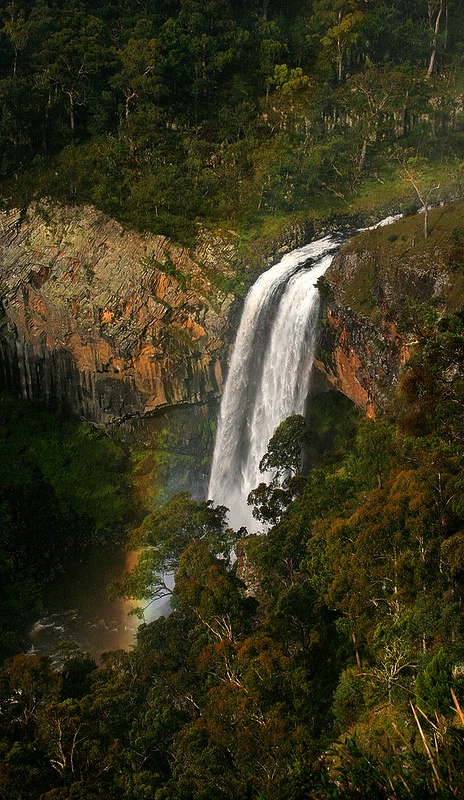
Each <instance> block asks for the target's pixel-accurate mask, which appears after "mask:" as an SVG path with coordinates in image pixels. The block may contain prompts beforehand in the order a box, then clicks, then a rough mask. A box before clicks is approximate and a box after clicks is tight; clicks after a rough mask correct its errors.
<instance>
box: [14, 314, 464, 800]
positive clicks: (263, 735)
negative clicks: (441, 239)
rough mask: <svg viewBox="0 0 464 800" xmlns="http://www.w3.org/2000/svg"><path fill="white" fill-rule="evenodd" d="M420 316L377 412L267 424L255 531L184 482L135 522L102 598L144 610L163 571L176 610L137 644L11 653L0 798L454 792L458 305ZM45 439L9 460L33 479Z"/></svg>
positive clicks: (458, 640) (341, 403)
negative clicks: (393, 388) (123, 570)
mask: <svg viewBox="0 0 464 800" xmlns="http://www.w3.org/2000/svg"><path fill="white" fill-rule="evenodd" d="M415 321H416V322H415V325H416V328H415V330H416V333H417V337H418V344H417V346H416V350H415V353H414V356H413V357H412V358H411V359H410V361H409V362H408V366H407V368H406V370H405V372H404V375H403V377H402V380H401V382H400V385H399V387H398V391H397V392H396V393H395V395H394V396H393V397H392V399H391V407H390V409H389V412H388V414H387V415H386V416H385V418H383V419H380V420H376V421H374V420H370V419H367V418H366V417H365V416H364V415H362V414H361V413H360V412H359V411H357V410H356V409H355V408H354V407H353V406H352V405H351V403H350V402H349V401H348V400H346V398H343V397H342V396H341V395H337V394H336V393H334V394H333V395H329V396H323V397H322V398H321V400H320V401H317V400H315V401H314V402H313V403H312V405H311V413H310V414H309V417H308V419H307V420H304V419H303V418H302V417H290V418H289V419H288V420H286V421H285V422H284V423H282V425H281V426H280V427H279V428H278V430H277V432H276V434H275V435H274V437H273V438H272V439H271V441H270V443H269V447H268V452H267V454H266V456H265V458H264V460H263V467H271V468H272V469H273V470H275V474H276V476H278V475H279V474H280V475H282V474H285V475H287V477H286V478H285V480H284V482H283V484H282V483H279V482H277V480H275V481H272V482H271V484H269V485H265V484H262V485H261V486H259V487H257V489H256V491H255V492H253V493H252V495H251V497H250V502H252V503H253V506H254V509H255V515H256V517H257V519H259V520H264V521H265V522H266V523H267V525H268V526H269V530H268V533H267V535H266V536H256V535H254V536H253V535H252V536H248V535H246V531H244V530H242V531H239V532H237V533H236V532H234V531H231V530H229V529H228V528H227V525H226V522H225V509H224V508H221V507H219V508H215V507H212V506H211V504H210V503H206V502H196V501H194V500H193V499H192V498H191V497H190V496H189V495H188V494H187V493H185V492H182V493H180V494H178V495H175V496H174V497H172V498H171V499H170V500H168V501H167V502H166V503H165V504H164V505H162V506H159V507H157V508H156V509H154V510H153V511H152V512H151V513H149V514H148V515H146V516H145V517H144V519H143V522H142V523H141V524H140V525H139V526H138V527H137V529H136V530H135V531H134V533H133V536H134V538H135V539H136V542H137V544H138V545H141V544H143V545H144V546H145V549H144V556H143V558H141V559H140V562H139V566H138V569H137V570H136V571H135V572H134V573H132V574H130V575H129V576H128V577H127V578H126V580H125V581H123V582H122V584H120V585H119V586H116V587H113V590H116V591H119V592H126V593H129V594H131V593H133V594H135V595H137V596H138V597H144V598H145V602H147V601H149V600H150V598H152V597H153V596H156V595H157V594H159V593H163V592H164V591H165V587H164V584H163V580H162V577H160V576H162V575H163V570H175V571H176V585H175V590H174V594H173V596H172V604H173V608H174V610H173V611H172V613H171V614H170V615H169V616H168V617H167V618H163V617H162V618H160V619H159V620H157V621H155V622H152V623H150V624H142V625H141V626H140V628H139V634H138V639H137V643H136V646H135V647H134V648H133V650H132V651H131V652H123V651H117V652H114V653H108V654H106V656H104V657H103V658H102V661H101V663H100V665H97V664H96V663H95V662H94V661H92V659H91V658H90V657H89V656H88V655H87V654H85V653H81V652H79V651H78V650H76V648H75V647H73V646H70V645H68V646H66V647H64V646H63V648H62V652H61V653H60V657H61V668H60V669H58V670H57V669H56V667H54V666H53V663H52V661H51V659H50V658H49V657H46V656H39V655H22V654H18V655H15V656H12V657H9V658H7V659H6V660H5V662H4V666H3V669H2V672H1V682H0V691H1V700H0V702H1V708H2V716H1V722H0V752H1V759H2V770H1V773H0V787H1V792H2V797H4V798H8V800H10V798H11V800H21V799H22V798H24V800H29V799H30V798H41V800H45V798H47V799H49V800H52V798H53V799H54V800H56V799H57V798H58V799H60V800H71V798H73V799H76V798H86V800H88V798H93V797H95V798H97V797H102V796H103V797H106V798H114V800H142V799H143V800H151V799H152V798H157V800H168V798H169V799H170V798H172V800H174V798H175V799H176V800H179V799H180V798H185V800H191V799H195V800H196V799H197V798H198V800H199V799H200V798H201V799H202V800H206V798H212V797H214V798H223V799H224V800H226V799H228V800H229V799H230V800H236V799H237V798H244V800H245V798H263V799H264V798H268V800H271V799H272V800H276V799H277V800H278V798H282V799H283V798H285V800H303V798H313V799H314V800H315V798H329V797H331V798H350V797H353V798H355V797H359V798H365V799H366V800H367V798H369V799H371V798H379V799H380V798H382V799H383V798H385V799H387V798H395V799H396V798H398V799H399V798H401V800H403V798H405V799H406V798H417V800H424V798H429V797H430V798H432V797H440V798H461V797H463V796H464V779H463V774H462V758H463V755H464V727H463V724H464V712H463V711H462V708H463V706H464V678H463V675H464V667H463V664H464V631H463V613H462V603H463V570H464V560H463V552H464V551H463V518H464V509H463V501H462V498H463V491H462V481H463V477H462V476H463V462H464V451H463V444H464V442H463V430H464V426H463V418H462V417H463V408H464V403H463V401H464V397H463V388H464V382H463V376H464V363H463V347H462V342H463V333H464V331H463V326H464V316H463V314H462V313H455V314H450V315H448V316H445V317H443V318H441V319H440V320H437V317H436V313H434V310H433V309H425V310H424V313H423V314H422V315H418V313H417V309H416V311H415ZM24 413H25V409H24V407H22V414H23V415H24ZM29 414H30V412H29ZM27 418H28V415H27V414H26V420H27ZM23 431H24V423H23ZM68 435H69V433H68ZM75 435H76V431H75V430H74V431H73V436H74V437H75ZM89 435H90V434H89V432H86V431H84V434H83V437H84V441H83V445H84V446H85V448H89V447H90V448H92V450H93V452H94V453H96V452H97V451H96V448H97V447H101V442H99V440H98V437H97V438H93V439H92V437H91V438H90V440H89ZM34 436H35V433H34ZM308 442H310V443H311V446H310V448H309V451H310V452H309V456H308V457H309V460H310V462H311V465H312V468H311V469H309V470H308V471H307V474H306V475H302V474H301V473H300V471H299V464H300V456H301V451H302V449H303V448H305V447H306V448H307V447H308ZM53 450H54V447H53V444H50V445H47V451H48V454H45V455H42V454H41V453H40V455H39V453H38V450H36V447H34V446H33V445H32V452H36V453H37V459H36V461H35V464H34V463H33V462H32V461H31V458H30V456H31V450H28V448H27V447H25V446H24V443H23V447H22V450H21V449H20V452H23V453H27V455H28V459H27V462H28V468H29V469H30V470H31V469H32V468H33V467H34V469H35V470H37V469H38V468H39V466H40V468H41V470H42V472H43V474H44V476H45V475H46V474H47V465H50V463H51V462H52V461H53V460H54V459H56V453H55V454H54V453H53ZM102 457H103V458H105V457H106V458H107V457H108V453H107V452H105V448H104V450H103V451H102ZM113 457H114V453H112V458H113ZM81 458H82V454H81V453H76V459H81ZM116 463H117V460H116ZM100 464H101V465H102V466H104V464H103V463H102V462H100ZM54 467H55V468H54V469H53V470H48V474H49V475H50V479H51V480H54V483H55V493H56V494H57V495H60V496H61V498H62V500H63V499H64V498H65V497H67V501H68V502H67V504H66V505H65V506H64V507H65V509H66V508H67V509H68V510H67V513H68V515H69V514H71V513H76V512H77V511H78V508H75V503H73V502H71V501H72V496H71V495H74V498H75V496H76V493H77V494H79V493H80V492H81V491H82V479H81V481H80V484H81V486H79V484H77V485H76V486H74V484H75V483H76V481H75V479H74V481H73V488H72V492H71V494H70V487H69V486H68V487H64V486H59V485H58V484H57V483H56V480H55V479H54V477H53V476H54V474H55V473H56V463H55V465H54ZM74 468H75V465H74ZM72 476H74V478H75V473H74V471H73V473H72ZM72 476H71V477H72ZM107 478H108V482H109V484H110V485H111V492H113V493H111V492H110V493H109V494H108V486H107V485H106V484H107V481H106V480H104V479H103V478H102V476H101V473H100V471H99V470H98V474H97V473H93V475H92V479H97V480H99V481H101V482H102V484H101V492H99V494H100V496H101V495H106V496H107V497H108V499H109V501H110V504H111V506H113V502H114V500H113V498H115V497H116V495H117V494H118V491H117V489H118V487H117V486H115V485H114V474H113V475H112V474H108V475H107ZM16 479H19V476H14V475H13V476H12V480H11V483H12V489H13V490H14V491H11V492H10V495H11V497H12V498H13V499H14V501H16V499H17V496H18V489H17V484H16V486H14V481H15V480H16ZM41 481H42V484H41V485H43V484H44V478H41ZM27 485H28V483H27V482H26V483H25V486H26V487H27ZM122 489H123V487H122V486H119V491H121V490H122ZM79 490H80V491H79ZM22 491H24V490H22ZM49 491H51V490H49ZM6 502H7V501H6V500H5V501H4V504H3V508H4V509H6V510H8V508H9V507H8V505H7V504H6ZM10 506H11V500H10ZM115 509H116V510H117V509H118V504H117V503H116V505H115ZM60 510H61V509H60ZM91 511H92V509H91V507H90V506H89V508H88V512H89V513H91ZM123 511H124V504H122V505H121V504H119V514H121V513H122V512H123ZM4 513H5V512H4ZM10 517H11V514H10ZM11 518H12V517H11ZM60 520H62V521H63V522H66V518H62V517H61V516H60ZM106 521H108V519H107V520H106ZM114 521H115V522H116V520H114ZM45 522H47V521H45ZM26 523H27V521H26ZM43 524H44V521H43V520H41V519H39V520H38V521H37V525H43ZM6 531H7V535H8V533H9V532H10V531H11V527H7V528H6ZM42 535H43V534H42ZM57 535H61V531H57V530H55V529H50V538H52V537H53V536H57ZM27 541H28V540H27V539H26V545H27ZM69 546H71V547H72V542H70V543H69ZM232 549H234V550H235V552H236V553H237V555H238V559H237V560H235V561H234V559H231V553H232ZM26 556H27V554H26ZM5 568H6V572H5V574H6V576H7V579H8V578H9V573H8V569H10V570H13V571H14V568H15V567H14V565H12V566H11V565H8V564H7V565H5ZM2 569H4V567H3V565H2ZM17 574H18V573H16V572H14V575H15V576H16V575H17ZM19 577H21V578H22V577H23V576H19ZM13 588H16V589H17V591H18V594H20V595H21V596H24V595H23V594H22V591H23V590H22V589H21V591H19V590H18V587H17V586H16V584H15V583H14V582H13ZM25 599H26V601H27V600H28V598H27V597H26V598H25Z"/></svg>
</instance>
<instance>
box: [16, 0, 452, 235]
mask: <svg viewBox="0 0 464 800" xmlns="http://www.w3.org/2000/svg"><path fill="white" fill-rule="evenodd" d="M1 21H2V23H1V27H0V52H1V54H2V56H1V62H0V108H1V111H0V153H1V161H0V175H1V189H2V191H1V194H2V197H3V202H4V203H7V204H16V205H19V206H25V205H27V203H28V202H29V201H30V200H31V199H32V198H33V197H37V196H39V197H40V196H44V195H46V196H51V197H54V198H57V199H59V200H60V201H66V202H71V203H76V202H77V203H81V202H90V203H92V204H94V205H96V206H97V207H98V208H101V209H102V210H104V211H106V212H107V213H109V214H110V215H112V216H114V217H116V218H117V219H119V220H120V221H122V222H123V223H125V224H127V225H128V226H132V227H136V228H138V229H141V230H150V231H153V232H160V233H164V234H168V235H171V236H173V237H174V238H177V240H181V241H184V242H187V243H188V242H191V241H192V240H193V239H194V238H195V235H196V232H197V225H198V224H199V223H201V224H203V225H223V226H224V225H226V226H230V225H231V224H232V225H234V226H236V227H237V226H241V229H242V232H245V231H246V230H247V229H249V228H250V226H251V227H255V228H256V226H259V225H262V224H264V222H265V221H266V220H267V221H268V222H269V225H270V226H271V229H272V228H274V229H276V228H277V229H278V226H279V218H280V217H282V216H284V217H288V215H291V216H292V215H293V217H298V216H300V217H301V215H303V216H304V218H305V219H307V217H308V214H314V215H315V216H321V215H322V216H327V215H328V214H330V212H331V211H333V210H334V209H335V210H338V211H339V212H344V213H349V212H351V213H354V212H356V211H357V210H361V211H362V210H366V208H370V209H372V208H373V207H376V206H380V205H382V203H383V204H384V205H387V204H388V203H389V202H390V201H391V200H392V199H394V198H395V196H403V197H404V195H405V184H404V181H403V180H402V179H406V183H407V182H408V180H409V179H410V178H411V177H412V178H414V174H411V169H410V168H407V163H408V161H410V159H411V158H413V159H416V166H417V159H420V160H421V161H420V165H421V166H422V167H423V166H424V163H427V160H429V161H430V163H428V166H427V169H428V171H429V172H430V169H431V168H432V172H433V168H434V169H435V171H436V174H435V175H434V180H435V183H434V185H435V184H438V183H439V184H441V186H442V188H443V187H444V186H445V185H447V184H448V185H450V184H453V183H456V182H458V183H460V179H461V176H460V163H461V157H462V145H463V130H462V111H463V109H462V96H463V77H462V50H463V47H464V34H463V31H464V10H463V8H462V4H461V3H460V2H458V0H419V1H418V2H411V0H393V2H388V3H386V2H383V0H306V1H305V2H301V0H298V2H295V0H244V1H243V2H229V0H208V2H204V0H202V2H200V1H198V2H197V1H196V0H182V1H181V0H144V1H143V2H120V0H111V2H102V3H99V4H98V7H97V6H96V4H95V3H91V2H88V3H86V2H77V0H70V2H65V1H64V0H55V2H53V1H52V0H51V1H50V2H46V0H43V1H42V0H40V2H38V0H36V1H35V2H32V1H31V0H25V1H24V2H16V0H14V1H13V2H10V3H8V4H6V5H5V7H4V9H3V11H2V14H1ZM424 160H425V161H424ZM426 171H427V170H426ZM416 180H417V176H416ZM398 182H399V186H396V184H398ZM395 186H396V188H395ZM409 187H410V185H409ZM406 194H407V193H406ZM413 196H414V192H413ZM416 200H417V198H416ZM421 203H422V201H421ZM421 203H419V204H421ZM271 215H272V217H273V220H272V222H270V221H269V220H270V217H271Z"/></svg>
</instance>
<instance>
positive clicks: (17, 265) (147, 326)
mask: <svg viewBox="0 0 464 800" xmlns="http://www.w3.org/2000/svg"><path fill="white" fill-rule="evenodd" d="M233 261H234V249H233V247H232V245H231V244H230V242H229V241H227V240H226V239H221V238H219V237H214V236H212V235H209V236H208V237H206V236H203V238H202V239H201V241H200V244H199V245H198V248H197V250H196V251H195V252H189V251H187V250H185V249H183V248H182V247H180V246H176V245H174V244H173V243H171V242H170V241H168V240H167V239H165V238H164V237H162V236H156V235H149V234H144V235H138V234H136V233H133V232H131V231H125V230H123V228H122V227H121V226H120V225H119V224H118V223H116V222H115V221H114V220H111V219H109V218H108V217H106V216H105V215H104V214H102V213H100V212H98V211H96V210H95V209H93V208H88V207H87V208H79V209H76V208H58V207H53V206H50V205H47V204H41V205H35V206H34V207H31V208H30V209H29V210H28V211H27V213H26V214H21V213H20V212H19V211H11V212H9V213H4V214H2V215H1V216H0V298H1V308H0V358H1V365H0V367H1V369H0V383H1V385H2V386H3V387H5V388H8V389H12V390H14V391H16V392H18V393H20V394H22V395H23V396H24V397H27V398H29V399H30V400H32V401H36V402H43V403H45V404H47V405H48V406H52V407H59V408H63V409H66V410H67V411H70V412H71V413H73V414H76V415H78V416H80V417H82V418H84V419H87V420H91V421H93V422H96V423H98V424H107V423H110V422H115V421H118V420H121V419H125V418H128V417H132V416H135V417H136V416H143V415H149V414H151V413H152V412H155V411H157V410H159V409H162V408H164V407H168V406H175V405H178V404H185V403H196V402H204V401H206V400H207V398H208V397H211V396H212V397H215V396H218V395H219V394H220V391H221V386H222V381H223V365H224V363H225V359H226V356H227V350H228V345H229V343H230V339H231V337H232V334H231V330H230V327H229V317H230V310H231V305H232V301H233V297H232V295H226V294H225V293H224V292H222V291H221V290H220V289H219V288H218V287H217V285H215V280H216V274H217V272H219V273H220V274H222V275H223V276H224V275H226V276H227V274H228V273H229V274H231V271H232V269H233Z"/></svg>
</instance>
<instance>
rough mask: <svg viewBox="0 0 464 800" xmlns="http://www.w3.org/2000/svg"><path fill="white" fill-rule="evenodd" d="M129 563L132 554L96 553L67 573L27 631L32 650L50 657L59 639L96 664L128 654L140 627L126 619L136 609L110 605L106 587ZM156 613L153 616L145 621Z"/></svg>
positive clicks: (53, 587) (116, 603)
mask: <svg viewBox="0 0 464 800" xmlns="http://www.w3.org/2000/svg"><path fill="white" fill-rule="evenodd" d="M134 560H135V554H134V553H121V552H117V551H114V550H111V549H109V548H106V549H101V550H98V551H96V552H95V553H94V554H93V556H92V558H91V559H90V560H89V561H87V562H85V563H83V564H78V565H77V566H76V567H75V568H74V570H73V572H72V574H69V573H68V574H67V575H66V576H63V577H62V578H60V579H59V580H57V581H55V582H54V583H53V584H52V585H51V586H50V587H49V591H48V595H47V600H46V612H45V613H44V614H43V616H42V617H41V618H40V620H38V621H37V622H36V623H35V625H34V626H33V628H32V630H31V632H30V637H31V640H32V647H33V651H35V652H39V653H46V654H49V655H50V654H52V653H53V651H54V650H55V649H56V647H57V646H58V645H59V643H60V642H61V641H63V640H65V641H68V642H75V643H76V644H78V645H79V647H80V648H81V649H82V650H84V651H86V652H88V653H90V655H91V656H92V657H93V658H95V659H99V657H100V656H101V654H102V653H104V652H105V651H108V650H118V649H120V648H122V649H124V650H128V649H130V647H131V645H132V644H133V643H134V640H135V634H136V631H137V627H138V625H140V619H139V618H138V617H136V616H134V615H130V614H129V612H130V611H131V609H132V608H133V607H134V606H135V605H136V604H135V603H133V602H129V601H125V600H121V599H119V600H115V601H113V602H112V601H110V600H109V599H108V595H107V591H106V587H107V586H108V584H109V583H110V582H111V581H114V580H117V579H118V578H120V577H121V575H122V573H123V572H124V570H125V569H128V568H130V566H131V565H132V564H133V562H134ZM160 613H162V612H161V611H158V613H157V612H152V613H151V618H150V619H149V620H146V621H151V619H153V618H154V617H155V616H156V614H157V615H158V616H159V615H160Z"/></svg>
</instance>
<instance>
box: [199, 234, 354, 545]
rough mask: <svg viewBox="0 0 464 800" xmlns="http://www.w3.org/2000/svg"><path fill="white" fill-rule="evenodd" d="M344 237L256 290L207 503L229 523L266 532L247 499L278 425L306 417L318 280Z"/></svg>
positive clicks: (232, 372) (294, 255) (244, 322)
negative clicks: (223, 509) (220, 508)
mask: <svg viewBox="0 0 464 800" xmlns="http://www.w3.org/2000/svg"><path fill="white" fill-rule="evenodd" d="M340 243H341V239H340V238H338V237H337V236H335V235H332V236H325V237H324V238H322V239H319V240H317V241H315V242H312V243H311V244H309V245H306V246H305V247H301V248H299V249H298V250H294V251H293V252H291V253H288V254H287V255H286V256H284V258H283V259H282V261H280V262H279V263H278V264H276V265H275V266H273V267H271V269H269V270H267V272H264V273H263V274H262V275H261V276H260V277H259V278H258V280H257V281H256V283H255V284H254V285H253V286H252V287H251V289H250V291H249V293H248V295H247V298H246V300H245V305H244V308H243V312H242V318H241V321H240V327H239V330H238V333H237V338H236V341H235V346H234V351H233V354H232V359H231V362H230V366H229V372H228V376H227V381H226V385H225V389H224V394H223V398H222V403H221V411H220V417H219V425H218V432H217V436H216V444H215V449H214V455H213V465H212V470H211V479H210V484H209V491H208V497H209V498H210V499H211V500H213V502H214V503H215V504H216V505H225V506H227V507H228V508H229V524H230V525H231V527H233V528H235V529H238V528H240V527H241V526H245V527H247V528H248V530H249V531H254V530H257V529H258V528H259V524H258V523H257V522H256V520H255V519H254V518H253V516H252V513H251V508H250V506H248V504H247V497H248V495H249V493H250V491H251V490H252V489H255V488H256V486H257V485H258V484H259V483H261V482H262V481H266V480H269V478H270V476H269V475H267V476H266V475H263V474H262V473H261V472H260V471H259V462H260V461H261V458H262V457H263V455H264V453H265V452H266V450H267V445H268V443H269V439H270V438H271V436H272V435H273V433H274V431H275V429H276V428H277V426H278V425H279V424H280V423H281V422H282V421H283V420H284V419H286V418H287V417H289V416H290V415H292V414H304V412H305V404H306V397H307V394H308V389H309V385H308V384H309V375H310V371H311V364H312V359H313V355H314V343H315V334H316V326H317V320H318V316H319V315H318V310H319V292H318V290H317V288H316V285H315V284H316V281H317V279H318V278H319V277H320V276H321V275H323V274H324V272H325V271H326V270H327V269H328V267H329V265H330V263H331V261H332V258H333V255H334V253H335V251H336V250H337V249H338V247H339V246H340Z"/></svg>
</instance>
